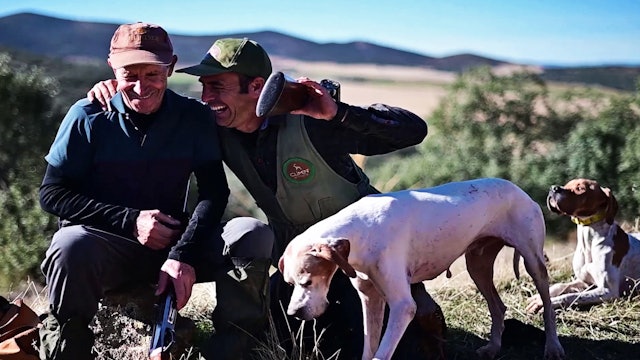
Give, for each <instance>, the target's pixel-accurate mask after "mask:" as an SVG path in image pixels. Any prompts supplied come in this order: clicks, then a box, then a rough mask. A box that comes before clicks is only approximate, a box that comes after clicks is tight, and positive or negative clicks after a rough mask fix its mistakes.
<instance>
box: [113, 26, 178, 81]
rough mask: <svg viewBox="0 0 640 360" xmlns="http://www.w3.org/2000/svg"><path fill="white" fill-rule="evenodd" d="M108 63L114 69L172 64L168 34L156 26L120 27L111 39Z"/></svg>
mask: <svg viewBox="0 0 640 360" xmlns="http://www.w3.org/2000/svg"><path fill="white" fill-rule="evenodd" d="M109 62H110V64H111V67H112V68H114V69H117V68H121V67H125V66H127V65H133V64H162V65H169V64H171V63H172V62H173V45H171V40H169V34H167V32H166V31H165V30H164V29H163V28H161V27H160V26H158V25H154V24H148V23H142V22H138V23H135V24H124V25H120V26H119V27H118V28H117V29H116V31H115V33H114V34H113V37H112V38H111V46H110V48H109Z"/></svg>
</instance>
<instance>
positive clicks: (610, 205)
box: [600, 187, 618, 225]
mask: <svg viewBox="0 0 640 360" xmlns="http://www.w3.org/2000/svg"><path fill="white" fill-rule="evenodd" d="M600 189H601V190H602V192H603V193H604V194H605V195H606V196H607V200H608V201H607V209H606V210H605V220H606V221H607V224H609V225H611V224H613V219H614V218H615V217H616V214H617V213H618V201H617V200H616V198H615V196H613V193H612V192H611V189H609V188H606V187H601V188H600Z"/></svg>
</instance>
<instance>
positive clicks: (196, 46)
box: [0, 13, 640, 91]
mask: <svg viewBox="0 0 640 360" xmlns="http://www.w3.org/2000/svg"><path fill="white" fill-rule="evenodd" d="M118 25H119V24H112V23H100V22H82V21H73V20H67V19H60V18H55V17H50V16H45V15H40V14H35V13H18V14H14V15H9V16H5V17H1V18H0V48H3V49H10V50H15V51H20V52H27V53H31V54H34V55H39V56H47V57H55V58H61V59H64V60H67V61H75V62H94V61H95V62H101V63H104V61H105V59H106V57H107V53H108V48H109V42H110V39H111V36H112V34H113V32H114V31H115V29H116V28H117V27H118ZM221 37H248V38H251V39H253V40H256V41H257V42H259V43H260V44H261V45H262V46H263V47H264V48H265V50H267V52H268V53H269V54H270V55H271V57H272V58H274V59H284V60H287V59H290V60H295V61H302V62H314V63H315V62H331V63H337V64H373V65H381V66H403V67H414V68H420V69H429V70H437V71H445V72H452V73H458V72H461V71H464V70H466V69H468V68H471V67H476V66H480V65H486V66H492V67H498V66H509V65H522V66H527V64H509V63H508V62H505V61H502V60H499V59H491V58H487V57H482V56H478V55H474V54H457V55H452V56H447V57H441V58H437V57H431V56H427V55H422V54H417V53H413V52H409V51H403V50H398V49H393V48H389V47H385V46H380V45H376V44H372V43H368V42H361V41H357V42H349V43H316V42H312V41H308V40H305V39H301V38H298V37H295V36H291V35H287V34H283V33H279V32H275V31H260V32H253V33H227V34H211V35H206V36H186V35H181V34H171V38H172V42H173V45H174V48H175V52H176V53H177V54H178V55H179V60H178V67H181V66H188V65H192V64H195V63H197V62H199V61H200V59H201V58H202V55H203V54H204V51H205V49H208V48H209V47H210V46H211V44H212V43H213V42H214V41H215V39H218V38H221ZM537 68H538V71H539V72H540V73H541V77H542V78H543V79H545V80H550V81H561V82H567V83H581V84H588V85H600V86H605V87H610V88H614V89H620V90H627V91H633V90H635V89H636V81H637V78H638V77H639V76H640V66H612V65H603V66H596V67H580V68H572V67H550V68H544V67H537Z"/></svg>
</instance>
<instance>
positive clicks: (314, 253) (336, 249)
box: [278, 235, 356, 320]
mask: <svg viewBox="0 0 640 360" xmlns="http://www.w3.org/2000/svg"><path fill="white" fill-rule="evenodd" d="M349 251H350V244H349V240H346V239H337V240H330V241H322V240H318V242H310V241H308V240H305V239H304V237H303V235H300V236H298V237H296V238H295V239H293V240H292V241H291V242H290V243H289V245H287V248H286V249H285V251H284V254H283V255H282V257H281V258H280V260H279V261H278V269H279V270H280V272H281V273H282V276H283V278H284V280H285V281H286V282H287V283H289V284H291V285H293V287H294V289H293V294H291V301H290V302H289V307H288V308H287V314H289V315H294V316H295V317H297V318H298V319H303V320H311V319H314V318H316V317H318V316H320V315H322V314H323V313H324V311H325V310H326V308H327V305H328V304H329V302H328V301H327V292H328V291H329V284H330V283H331V279H332V278H333V275H334V274H335V273H336V270H337V269H338V268H340V269H342V270H343V271H344V272H345V274H347V275H348V276H350V277H355V276H356V272H355V270H354V269H353V267H352V266H351V265H349V263H348V262H347V259H348V258H349Z"/></svg>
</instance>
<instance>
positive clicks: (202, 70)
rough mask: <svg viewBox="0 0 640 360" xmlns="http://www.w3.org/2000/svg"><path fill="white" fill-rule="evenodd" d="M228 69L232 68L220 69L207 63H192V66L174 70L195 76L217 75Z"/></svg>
mask: <svg viewBox="0 0 640 360" xmlns="http://www.w3.org/2000/svg"><path fill="white" fill-rule="evenodd" d="M230 71H232V70H229V69H221V68H219V67H217V66H212V65H207V64H198V65H193V66H189V67H186V68H182V69H178V70H176V72H179V73H185V74H189V75H195V76H209V75H217V74H222V73H226V72H230Z"/></svg>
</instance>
